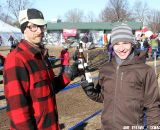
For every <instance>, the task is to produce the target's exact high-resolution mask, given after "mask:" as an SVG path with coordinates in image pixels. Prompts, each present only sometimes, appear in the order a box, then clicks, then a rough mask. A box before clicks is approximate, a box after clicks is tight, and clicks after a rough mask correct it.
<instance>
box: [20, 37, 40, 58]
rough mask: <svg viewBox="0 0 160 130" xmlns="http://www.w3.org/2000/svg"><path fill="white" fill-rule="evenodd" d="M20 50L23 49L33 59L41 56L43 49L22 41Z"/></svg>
mask: <svg viewBox="0 0 160 130" xmlns="http://www.w3.org/2000/svg"><path fill="white" fill-rule="evenodd" d="M18 48H21V49H22V50H23V51H25V52H27V53H29V54H30V55H32V56H33V57H35V56H37V55H41V49H40V48H39V47H38V46H34V45H32V44H31V43H29V42H28V41H26V40H24V39H22V40H21V41H20V43H19V45H18Z"/></svg>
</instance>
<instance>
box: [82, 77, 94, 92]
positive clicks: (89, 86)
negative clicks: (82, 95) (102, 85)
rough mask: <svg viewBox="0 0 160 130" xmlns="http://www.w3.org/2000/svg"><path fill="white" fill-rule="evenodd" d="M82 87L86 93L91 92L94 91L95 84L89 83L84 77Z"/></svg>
mask: <svg viewBox="0 0 160 130" xmlns="http://www.w3.org/2000/svg"><path fill="white" fill-rule="evenodd" d="M80 84H81V86H82V88H83V89H84V91H90V90H92V89H94V83H93V82H91V83H88V81H87V80H86V79H85V77H82V79H81V83H80Z"/></svg>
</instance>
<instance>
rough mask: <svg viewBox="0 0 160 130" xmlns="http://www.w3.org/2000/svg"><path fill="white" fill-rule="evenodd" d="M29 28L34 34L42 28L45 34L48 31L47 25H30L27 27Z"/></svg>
mask: <svg viewBox="0 0 160 130" xmlns="http://www.w3.org/2000/svg"><path fill="white" fill-rule="evenodd" d="M27 28H29V30H30V31H32V32H36V31H37V30H38V28H40V29H41V30H42V31H43V32H44V31H45V30H46V29H47V26H46V25H35V24H33V25H29V26H27Z"/></svg>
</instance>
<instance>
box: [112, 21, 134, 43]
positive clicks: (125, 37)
mask: <svg viewBox="0 0 160 130" xmlns="http://www.w3.org/2000/svg"><path fill="white" fill-rule="evenodd" d="M118 42H129V43H132V44H133V43H134V36H133V33H132V29H131V28H130V27H129V26H128V25H126V24H121V25H119V26H116V27H114V28H113V29H112V32H111V46H113V45H115V44H116V43H118Z"/></svg>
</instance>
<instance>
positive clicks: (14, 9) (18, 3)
mask: <svg viewBox="0 0 160 130" xmlns="http://www.w3.org/2000/svg"><path fill="white" fill-rule="evenodd" d="M6 2H7V6H8V9H9V11H10V13H11V14H12V15H13V16H14V17H15V18H16V20H18V15H19V11H20V10H23V9H26V8H28V7H31V2H30V1H29V0H7V1H6Z"/></svg>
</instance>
